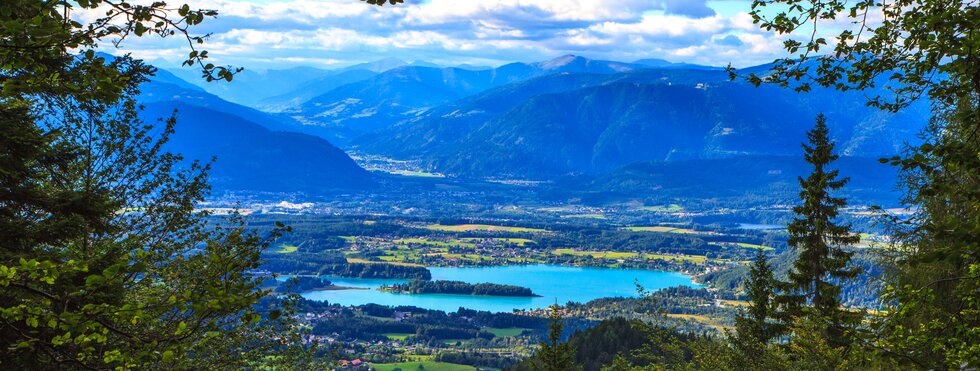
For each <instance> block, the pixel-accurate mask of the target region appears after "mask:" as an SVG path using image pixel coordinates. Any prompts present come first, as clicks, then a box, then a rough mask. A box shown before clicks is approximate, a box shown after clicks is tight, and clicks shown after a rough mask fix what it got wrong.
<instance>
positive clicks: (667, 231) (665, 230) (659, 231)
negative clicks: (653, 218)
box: [626, 226, 711, 234]
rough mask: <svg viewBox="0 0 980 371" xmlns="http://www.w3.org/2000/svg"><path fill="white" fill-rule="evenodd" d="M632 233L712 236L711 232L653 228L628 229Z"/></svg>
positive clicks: (662, 227) (663, 227) (661, 227)
mask: <svg viewBox="0 0 980 371" xmlns="http://www.w3.org/2000/svg"><path fill="white" fill-rule="evenodd" d="M626 229H627V230H629V231H631V232H658V233H681V234H711V232H700V231H695V230H693V229H687V228H677V227H665V226H652V227H626Z"/></svg>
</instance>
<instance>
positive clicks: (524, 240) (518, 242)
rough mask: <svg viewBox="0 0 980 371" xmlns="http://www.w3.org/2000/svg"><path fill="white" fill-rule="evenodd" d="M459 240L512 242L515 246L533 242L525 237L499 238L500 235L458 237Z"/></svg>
mask: <svg viewBox="0 0 980 371" xmlns="http://www.w3.org/2000/svg"><path fill="white" fill-rule="evenodd" d="M459 240H460V241H467V242H474V243H475V242H478V241H483V240H492V241H493V242H500V243H506V244H513V245H517V246H521V247H524V246H526V245H527V244H534V240H529V239H527V238H501V237H493V238H480V237H467V238H460V239H459Z"/></svg>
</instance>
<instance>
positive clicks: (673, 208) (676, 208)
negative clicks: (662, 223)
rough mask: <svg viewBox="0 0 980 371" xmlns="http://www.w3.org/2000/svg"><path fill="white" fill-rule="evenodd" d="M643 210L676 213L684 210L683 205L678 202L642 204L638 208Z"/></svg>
mask: <svg viewBox="0 0 980 371" xmlns="http://www.w3.org/2000/svg"><path fill="white" fill-rule="evenodd" d="M640 210H643V211H652V212H655V213H676V212H681V211H684V207H683V206H681V205H678V204H670V205H657V206H643V207H641V208H640Z"/></svg>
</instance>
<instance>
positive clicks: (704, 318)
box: [665, 313, 725, 332]
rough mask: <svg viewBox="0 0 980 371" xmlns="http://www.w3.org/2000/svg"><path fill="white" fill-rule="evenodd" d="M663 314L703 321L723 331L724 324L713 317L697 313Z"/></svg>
mask: <svg viewBox="0 0 980 371" xmlns="http://www.w3.org/2000/svg"><path fill="white" fill-rule="evenodd" d="M665 315H666V316H667V317H670V318H676V319H683V320H689V321H694V322H698V323H703V324H705V325H708V326H709V327H711V328H713V329H715V330H716V331H718V332H723V331H725V326H722V325H719V324H718V322H716V321H715V320H714V319H712V318H710V317H707V316H702V315H698V314H674V313H667V314H665Z"/></svg>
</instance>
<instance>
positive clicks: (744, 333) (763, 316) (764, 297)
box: [736, 250, 777, 343]
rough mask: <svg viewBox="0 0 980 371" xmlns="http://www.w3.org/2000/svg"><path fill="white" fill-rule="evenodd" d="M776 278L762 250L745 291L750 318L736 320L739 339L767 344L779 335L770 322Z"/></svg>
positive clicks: (753, 266) (751, 270)
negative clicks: (748, 301) (748, 303)
mask: <svg viewBox="0 0 980 371" xmlns="http://www.w3.org/2000/svg"><path fill="white" fill-rule="evenodd" d="M774 285H775V278H773V274H772V269H770V268H769V262H768V261H767V259H766V254H765V252H763V251H762V250H759V253H758V254H757V255H756V257H755V262H754V263H753V264H752V267H751V268H750V269H749V280H748V282H747V283H746V287H745V291H746V293H747V295H748V297H749V300H750V305H749V309H748V316H747V317H746V316H740V317H739V318H737V319H736V323H738V324H740V325H741V326H737V327H736V329H737V330H738V335H739V338H747V339H753V340H755V341H757V342H760V343H766V342H768V341H769V340H770V339H772V337H773V336H774V335H775V334H776V333H777V331H776V330H775V329H774V326H775V325H776V324H774V323H772V322H771V321H770V320H771V319H772V317H773V312H774V310H775V308H774V305H773V299H772V296H773V290H774Z"/></svg>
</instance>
